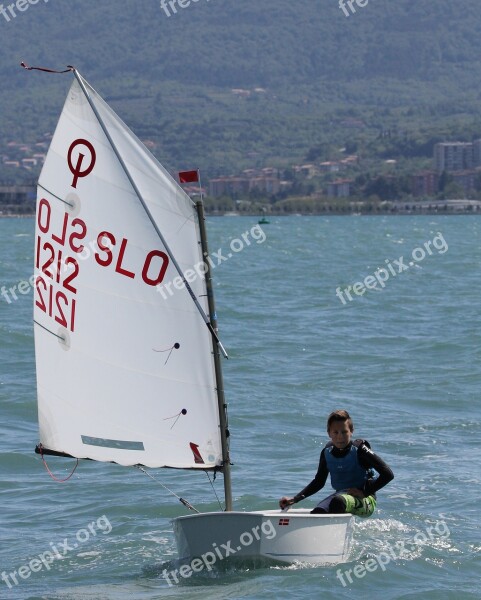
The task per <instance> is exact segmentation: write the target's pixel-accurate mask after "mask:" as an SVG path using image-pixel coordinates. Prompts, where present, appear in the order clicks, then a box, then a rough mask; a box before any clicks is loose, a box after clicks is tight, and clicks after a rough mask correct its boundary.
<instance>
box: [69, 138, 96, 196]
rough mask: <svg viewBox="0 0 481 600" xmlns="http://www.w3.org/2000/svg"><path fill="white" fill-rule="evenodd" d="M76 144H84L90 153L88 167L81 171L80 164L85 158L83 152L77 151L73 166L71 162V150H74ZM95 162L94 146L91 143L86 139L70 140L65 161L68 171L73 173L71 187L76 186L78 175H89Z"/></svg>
mask: <svg viewBox="0 0 481 600" xmlns="http://www.w3.org/2000/svg"><path fill="white" fill-rule="evenodd" d="M78 146H85V147H86V148H87V149H88V151H89V153H90V163H89V165H88V167H86V168H85V169H84V170H83V171H82V164H83V162H84V159H85V154H83V153H82V152H80V151H79V153H78V156H77V163H76V165H75V167H74V165H73V162H72V155H73V152H74V150H76V149H77V147H78ZM96 162H97V154H96V152H95V148H94V147H93V146H92V144H91V143H90V142H89V141H88V140H84V139H79V140H75V142H72V144H71V145H70V148H69V149H68V154H67V163H68V168H69V169H70V172H71V173H72V175H73V181H72V187H73V188H76V187H77V182H78V180H79V178H80V177H87V175H90V173H91V172H92V171H93V169H94V167H95V163H96Z"/></svg>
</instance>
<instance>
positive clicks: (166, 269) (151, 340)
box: [34, 76, 222, 469]
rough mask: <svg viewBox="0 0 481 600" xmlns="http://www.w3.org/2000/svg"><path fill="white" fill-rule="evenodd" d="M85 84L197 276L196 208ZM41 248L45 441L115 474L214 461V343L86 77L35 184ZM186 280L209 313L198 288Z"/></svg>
mask: <svg viewBox="0 0 481 600" xmlns="http://www.w3.org/2000/svg"><path fill="white" fill-rule="evenodd" d="M79 78H80V76H79ZM80 80H81V81H82V83H83V84H84V85H85V86H86V89H87V90H88V93H89V96H90V98H91V100H92V102H93V103H94V105H95V108H96V110H97V111H98V114H99V116H100V118H101V120H102V121H103V122H104V124H105V126H106V128H107V130H108V133H109V135H110V136H111V140H112V142H113V144H114V146H115V147H116V148H117V149H118V152H119V154H120V155H121V157H122V159H123V161H124V163H125V166H126V167H127V169H128V171H129V173H130V175H131V177H132V180H133V181H134V183H135V186H136V187H137V188H138V191H140V193H141V195H142V197H143V200H144V202H145V204H146V207H147V209H148V211H149V212H150V213H151V215H152V217H153V219H154V221H155V224H156V226H157V227H158V229H159V230H160V231H161V233H162V235H163V237H164V239H165V241H166V244H167V245H168V247H169V248H170V250H171V251H172V254H173V255H174V256H175V259H176V260H177V262H178V264H179V266H180V268H181V270H182V271H183V272H186V271H187V270H188V269H190V270H192V269H193V267H194V266H195V265H198V264H199V263H201V262H202V251H201V248H200V243H199V228H198V221H197V214H196V210H195V206H194V204H193V202H192V200H191V199H190V198H189V197H188V196H187V195H186V194H185V193H184V192H183V191H182V189H181V188H180V187H179V186H178V185H177V184H176V182H175V181H174V180H173V179H172V178H171V177H170V175H169V174H168V173H167V172H166V171H165V169H164V168H163V167H162V166H161V165H160V164H159V163H158V162H157V160H156V159H155V158H154V157H153V156H152V155H151V154H150V152H149V151H148V150H147V149H146V148H145V146H144V145H143V144H142V143H141V142H140V141H139V140H138V138H136V136H135V135H134V134H133V133H132V132H131V131H130V130H129V129H128V128H127V127H126V125H125V124H124V123H123V122H122V121H121V120H120V119H119V117H118V116H117V115H116V114H115V113H114V112H113V111H112V109H111V108H110V107H109V106H108V105H107V104H106V103H105V102H104V101H103V100H102V99H101V98H100V96H99V95H98V94H97V93H96V92H95V91H94V90H93V89H92V88H91V87H90V86H89V85H88V84H87V83H86V82H85V81H84V80H83V79H81V78H80ZM35 240H36V241H35V276H36V292H35V299H34V321H35V353H36V364H37V389H38V407H39V424H40V442H41V444H42V446H43V447H44V448H46V449H48V450H52V451H55V452H62V453H66V454H69V455H72V456H75V457H78V458H90V459H94V460H99V461H113V462H116V463H119V464H121V465H135V464H142V465H146V466H149V467H163V466H167V467H175V468H202V469H206V468H212V467H214V466H220V465H221V464H222V450H221V439H220V428H219V415H218V406H217V396H216V383H215V370H214V363H213V354H212V351H213V347H212V337H211V334H210V332H209V330H208V328H207V327H206V324H205V322H204V321H203V319H202V316H201V314H200V313H199V310H198V308H197V307H196V305H195V304H194V302H193V300H192V298H191V296H190V294H189V292H188V290H187V289H185V288H182V286H181V285H180V280H179V278H178V272H177V271H176V269H175V268H174V265H173V261H172V260H171V258H170V257H169V256H168V252H167V249H166V248H165V247H164V246H163V244H162V242H161V240H160V239H159V236H158V234H157V232H156V230H155V227H154V225H153V224H152V222H151V220H150V219H149V217H148V215H147V212H146V210H145V208H144V206H143V205H142V203H141V202H140V200H139V198H138V196H137V194H136V193H135V191H134V187H133V186H132V183H131V181H129V179H128V177H127V176H126V174H125V170H124V169H123V167H122V165H121V164H120V161H119V159H118V158H117V155H116V154H115V152H114V150H113V147H112V144H111V143H110V141H109V140H108V138H107V136H106V135H105V133H104V131H103V130H102V128H101V126H100V123H99V120H98V118H97V116H96V115H95V114H94V111H93V110H92V108H91V106H90V104H89V102H88V100H87V97H86V95H85V93H84V92H83V90H82V87H81V86H80V85H79V83H78V81H74V82H73V84H72V86H71V89H70V92H69V94H68V97H67V100H66V103H65V106H64V108H63V112H62V115H61V117H60V120H59V123H58V126H57V129H56V131H55V134H54V137H53V139H52V143H51V146H50V149H49V152H48V155H47V159H46V162H45V165H44V168H43V170H42V173H41V176H40V180H39V187H38V198H37V223H36V238H35ZM186 277H187V279H188V280H189V281H190V282H191V283H190V285H191V287H192V290H193V292H194V295H195V297H196V298H197V299H198V301H199V303H200V305H201V307H202V308H203V310H204V312H205V313H208V306H207V298H206V296H207V292H206V286H205V281H204V279H203V278H202V277H200V276H192V271H190V275H188V273H186ZM176 278H177V280H176ZM173 282H175V285H172V283H173ZM158 285H160V286H163V289H164V290H165V289H167V290H172V292H175V293H172V294H171V293H170V292H169V293H165V291H164V293H159V290H158V289H157V287H156V286H158ZM169 285H170V287H169ZM177 288H181V289H177Z"/></svg>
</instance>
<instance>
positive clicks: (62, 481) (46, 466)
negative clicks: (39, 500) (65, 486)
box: [38, 444, 79, 483]
mask: <svg viewBox="0 0 481 600" xmlns="http://www.w3.org/2000/svg"><path fill="white" fill-rule="evenodd" d="M38 449H39V451H40V456H41V458H42V462H43V465H44V467H45V468H46V469H47V473H48V474H49V475H50V477H51V478H52V479H53V480H54V481H56V482H57V483H65V482H66V481H68V480H69V479H70V478H71V477H72V475H73V474H74V473H75V471H76V470H77V467H78V463H79V460H78V458H77V462H76V464H75V467H74V468H73V471H72V472H71V473H70V475H69V476H68V477H66V478H65V479H58V478H57V477H55V475H54V474H53V473H52V471H51V470H50V469H49V468H48V465H47V461H46V460H45V458H44V456H43V447H42V444H39V445H38Z"/></svg>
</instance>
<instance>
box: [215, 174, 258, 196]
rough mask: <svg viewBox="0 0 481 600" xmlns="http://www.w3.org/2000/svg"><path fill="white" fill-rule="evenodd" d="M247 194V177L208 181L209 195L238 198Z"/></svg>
mask: <svg viewBox="0 0 481 600" xmlns="http://www.w3.org/2000/svg"><path fill="white" fill-rule="evenodd" d="M248 193H249V179H248V178H247V177H218V178H217V179H211V180H210V181H209V195H210V196H212V197H214V198H216V197H219V196H240V195H245V194H248Z"/></svg>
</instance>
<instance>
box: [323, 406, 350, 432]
mask: <svg viewBox="0 0 481 600" xmlns="http://www.w3.org/2000/svg"><path fill="white" fill-rule="evenodd" d="M334 421H347V424H348V426H349V429H350V430H351V433H352V432H353V431H354V423H353V422H352V419H351V417H350V415H349V413H348V412H347V410H335V411H334V412H332V413H331V414H330V415H329V416H328V418H327V433H329V430H330V429H331V425H332V424H333V423H334Z"/></svg>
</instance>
